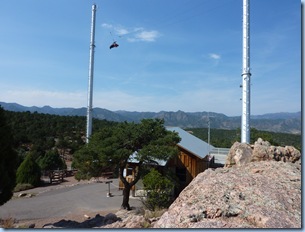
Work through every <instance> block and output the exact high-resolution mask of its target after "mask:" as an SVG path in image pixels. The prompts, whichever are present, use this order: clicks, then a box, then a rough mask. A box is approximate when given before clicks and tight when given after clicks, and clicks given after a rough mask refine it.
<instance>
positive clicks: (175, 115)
mask: <svg viewBox="0 0 305 232" xmlns="http://www.w3.org/2000/svg"><path fill="white" fill-rule="evenodd" d="M0 106H1V107H3V108H4V109H5V110H8V111H15V112H24V111H29V112H37V113H44V114H55V115H61V116H86V114H87V108H86V107H81V108H72V107H63V108H53V107H51V106H43V107H37V106H31V107H28V106H23V105H20V104H17V103H5V102H0ZM93 117H94V118H98V119H106V120H109V121H117V122H123V121H127V122H132V121H133V122H139V121H140V120H142V119H144V118H160V119H164V121H165V125H166V126H179V127H182V128H200V127H202V128H206V127H207V126H208V121H209V119H210V126H211V128H216V129H237V128H240V123H241V117H240V116H227V115H225V114H222V113H215V112H206V111H202V112H184V111H181V110H178V111H176V112H174V111H159V112H138V111H125V110H117V111H110V110H107V109H103V108H98V107H96V108H93ZM251 127H254V128H256V129H258V130H265V131H273V132H282V133H293V134H301V112H300V111H299V112H295V113H288V112H279V113H269V114H263V115H253V116H251Z"/></svg>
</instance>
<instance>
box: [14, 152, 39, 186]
mask: <svg viewBox="0 0 305 232" xmlns="http://www.w3.org/2000/svg"><path fill="white" fill-rule="evenodd" d="M40 176H41V171H40V167H39V166H38V164H37V163H36V162H35V160H34V158H33V156H32V154H31V153H29V154H28V155H27V156H26V158H25V159H24V161H23V162H22V163H21V165H20V166H19V168H18V169H17V174H16V177H17V178H16V181H17V184H18V183H19V184H31V185H33V186H34V187H37V186H39V185H40Z"/></svg>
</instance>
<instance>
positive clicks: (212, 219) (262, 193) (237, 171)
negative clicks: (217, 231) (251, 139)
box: [154, 148, 301, 228]
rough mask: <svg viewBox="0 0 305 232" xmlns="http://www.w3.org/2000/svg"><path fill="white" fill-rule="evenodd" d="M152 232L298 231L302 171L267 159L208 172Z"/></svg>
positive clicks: (202, 174)
mask: <svg viewBox="0 0 305 232" xmlns="http://www.w3.org/2000/svg"><path fill="white" fill-rule="evenodd" d="M246 149H248V148H246ZM242 160H243V159H241V163H242ZM237 163H238V162H237ZM154 228H301V168H300V166H299V165H297V164H294V163H291V162H283V161H279V162H276V161H273V160H270V161H261V162H250V163H245V164H243V165H240V166H238V165H235V166H233V167H232V168H219V169H215V170H212V169H208V170H206V171H205V172H203V173H200V174H199V175H198V176H197V177H196V178H195V179H194V180H193V181H192V182H191V183H190V184H189V185H188V186H187V187H186V188H185V189H184V190H183V191H182V192H181V193H180V195H179V197H178V198H177V199H176V200H175V202H174V203H173V204H172V205H171V206H170V208H169V209H168V211H167V212H165V213H164V214H163V215H162V217H161V218H160V220H159V221H157V222H156V223H155V225H154Z"/></svg>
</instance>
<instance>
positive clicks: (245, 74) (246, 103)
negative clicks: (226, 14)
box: [241, 0, 251, 144]
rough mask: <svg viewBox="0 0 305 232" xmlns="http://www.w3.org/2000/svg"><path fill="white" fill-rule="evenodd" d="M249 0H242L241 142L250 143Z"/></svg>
mask: <svg viewBox="0 0 305 232" xmlns="http://www.w3.org/2000/svg"><path fill="white" fill-rule="evenodd" d="M249 1H250V0H243V68H242V74H241V76H242V117H241V142H242V143H248V144H249V143H250V76H251V73H250V19H249V17H250V13H249V12H250V11H249V8H250V7H249Z"/></svg>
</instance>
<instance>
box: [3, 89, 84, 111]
mask: <svg viewBox="0 0 305 232" xmlns="http://www.w3.org/2000/svg"><path fill="white" fill-rule="evenodd" d="M0 99H1V101H4V102H9V103H13V102H14V103H18V104H21V105H25V106H38V107H41V106H45V105H50V106H52V107H85V106H86V104H87V100H86V99H87V94H86V93H85V92H58V91H48V90H35V89H14V90H5V91H1V93H0Z"/></svg>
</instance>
